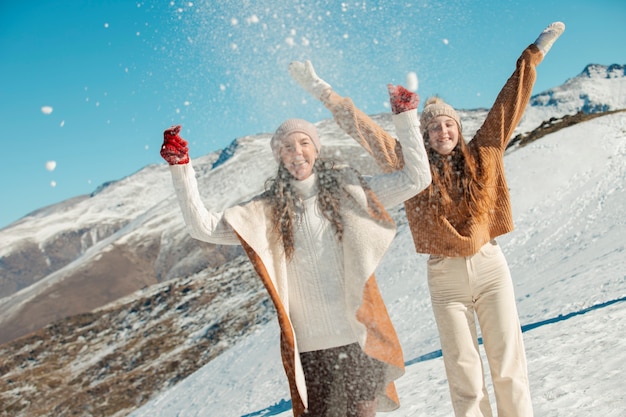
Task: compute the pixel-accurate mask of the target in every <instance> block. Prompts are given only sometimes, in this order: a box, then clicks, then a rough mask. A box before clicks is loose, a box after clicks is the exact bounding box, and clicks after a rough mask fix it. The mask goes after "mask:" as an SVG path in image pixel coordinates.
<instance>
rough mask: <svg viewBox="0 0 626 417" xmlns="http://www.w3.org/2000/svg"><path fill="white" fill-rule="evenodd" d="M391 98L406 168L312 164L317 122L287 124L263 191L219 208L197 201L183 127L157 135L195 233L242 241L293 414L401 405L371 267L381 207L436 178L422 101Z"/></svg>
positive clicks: (381, 240)
mask: <svg viewBox="0 0 626 417" xmlns="http://www.w3.org/2000/svg"><path fill="white" fill-rule="evenodd" d="M395 91H396V90H395V89H394V88H391V89H390V93H391V104H392V107H393V108H394V109H396V110H397V112H396V113H397V114H395V115H394V116H393V118H394V122H395V126H396V131H397V133H398V138H399V141H400V142H401V144H402V148H403V152H404V154H403V155H404V166H403V168H402V169H401V170H397V171H394V172H391V173H387V174H380V175H375V176H372V177H363V176H361V175H360V174H359V173H358V172H356V170H354V169H352V168H349V167H345V166H339V165H335V164H334V163H333V162H332V161H331V160H326V159H322V158H319V155H320V150H321V145H322V143H321V140H320V138H319V136H318V132H317V129H316V128H315V126H314V125H313V124H312V123H310V122H308V121H306V120H302V119H289V120H287V121H285V122H284V123H282V124H281V125H280V126H279V127H278V129H277V130H276V132H275V133H274V135H273V137H272V139H271V141H270V146H271V148H272V151H273V155H274V158H275V160H276V162H277V163H278V172H277V174H276V177H275V178H273V179H272V181H270V183H269V184H268V187H267V190H266V191H265V192H264V193H262V194H260V195H258V196H257V197H255V198H254V199H252V200H251V201H248V202H246V203H242V204H239V205H236V206H234V207H230V208H227V209H226V210H224V211H223V212H209V211H208V210H207V209H206V207H205V206H204V204H203V202H202V199H201V197H200V192H199V190H198V184H197V181H196V177H195V172H194V170H193V167H192V165H191V162H190V160H189V155H188V148H187V141H185V140H184V139H183V138H181V137H180V129H181V127H180V126H173V127H172V128H170V129H168V130H166V131H165V133H164V141H163V146H162V148H161V155H162V156H163V158H164V159H165V160H166V161H167V162H168V163H169V164H170V171H171V174H172V179H173V182H174V188H175V190H176V193H177V195H178V201H179V204H180V207H181V210H182V213H183V218H184V220H185V223H186V224H187V227H188V229H189V232H190V234H191V235H192V236H193V237H194V238H196V239H199V240H203V241H206V242H210V243H216V244H232V245H235V244H240V245H242V246H243V247H244V249H245V251H246V253H247V255H248V257H249V258H250V261H251V262H252V264H253V265H254V268H255V270H256V271H257V273H258V275H259V277H260V278H261V280H262V282H263V284H264V285H265V287H266V289H267V291H268V293H269V296H270V298H271V299H272V301H273V302H274V306H275V308H276V312H277V316H278V322H279V325H280V336H281V337H280V347H281V356H282V360H283V365H284V368H285V373H286V375H287V380H288V382H289V388H290V393H291V402H292V409H293V415H294V417H300V416H312V417H313V416H315V417H331V416H332V417H334V416H342V417H343V416H345V417H373V416H374V415H375V414H376V411H377V410H378V411H390V410H393V409H395V408H398V406H399V400H398V396H397V393H396V389H395V385H394V380H395V379H397V378H399V377H400V376H401V375H402V374H403V373H404V360H403V355H402V349H401V347H400V344H399V341H398V338H397V335H396V332H395V329H394V327H393V324H392V323H391V320H390V318H389V315H388V313H387V309H386V307H385V304H384V302H383V299H382V297H381V294H380V292H379V290H378V286H377V284H376V278H375V277H374V270H375V269H376V267H377V266H378V264H379V263H380V261H381V259H382V257H383V256H384V254H385V252H386V251H387V249H388V248H389V245H390V244H391V241H392V240H393V238H394V236H395V232H396V226H395V224H394V223H393V220H392V219H391V217H390V216H389V214H388V213H387V212H386V211H385V207H392V206H395V205H398V204H402V202H404V201H405V200H406V199H408V198H411V197H413V196H414V195H416V194H417V193H418V192H420V191H422V190H424V189H425V188H426V187H427V186H428V185H429V184H430V181H431V177H430V170H429V167H428V157H427V156H426V151H425V149H424V144H423V142H422V136H421V133H420V130H419V120H418V118H417V106H418V97H417V95H416V94H413V95H408V96H407V95H403V96H397V95H395V94H394V92H395Z"/></svg>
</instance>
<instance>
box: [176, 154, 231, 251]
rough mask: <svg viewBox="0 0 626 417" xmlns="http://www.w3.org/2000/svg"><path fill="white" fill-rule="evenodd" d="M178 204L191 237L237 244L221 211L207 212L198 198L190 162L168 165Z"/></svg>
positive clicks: (225, 243) (221, 243)
mask: <svg viewBox="0 0 626 417" xmlns="http://www.w3.org/2000/svg"><path fill="white" fill-rule="evenodd" d="M170 172H171V173H172V181H173V182H174V189H175V190H176V195H177V196H178V204H179V205H180V209H181V211H182V213H183V218H184V220H185V224H186V225H187V228H188V230H189V234H190V235H191V237H193V238H195V239H198V240H202V241H205V242H209V243H215V244H220V245H239V244H240V242H239V239H238V238H237V235H236V234H235V232H234V231H233V230H232V228H231V227H230V226H229V225H228V223H227V222H226V221H225V220H224V216H223V213H212V212H209V211H208V210H207V209H206V207H205V206H204V203H203V202H202V200H201V198H200V192H199V191H198V182H197V180H196V175H195V171H194V169H193V167H192V166H191V162H190V163H188V164H183V165H170Z"/></svg>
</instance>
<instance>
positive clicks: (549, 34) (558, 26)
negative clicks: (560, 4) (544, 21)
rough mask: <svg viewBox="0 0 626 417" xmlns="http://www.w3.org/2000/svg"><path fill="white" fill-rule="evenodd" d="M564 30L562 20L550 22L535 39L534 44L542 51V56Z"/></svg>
mask: <svg viewBox="0 0 626 417" xmlns="http://www.w3.org/2000/svg"><path fill="white" fill-rule="evenodd" d="M564 30H565V24H564V23H563V22H554V23H550V25H548V27H547V28H545V29H544V30H543V32H541V34H540V35H539V37H538V38H537V40H536V41H535V45H537V48H539V50H540V51H541V52H542V53H543V56H546V54H547V53H548V51H549V50H550V48H552V44H553V43H554V41H556V40H557V39H558V38H559V36H561V34H562V33H563V31H564Z"/></svg>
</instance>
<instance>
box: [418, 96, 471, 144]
mask: <svg viewBox="0 0 626 417" xmlns="http://www.w3.org/2000/svg"><path fill="white" fill-rule="evenodd" d="M437 116H448V117H451V118H452V119H454V121H455V122H456V124H457V125H458V126H459V132H461V131H462V130H463V126H462V125H461V119H460V118H459V115H458V114H457V112H456V110H454V108H453V107H452V106H451V105H449V104H448V103H446V102H445V101H443V99H441V98H440V97H437V96H434V97H430V98H428V100H426V103H424V110H423V111H422V116H421V117H420V129H421V130H422V136H423V135H424V133H425V132H426V129H427V128H428V124H429V123H430V122H431V120H433V119H434V118H435V117H437Z"/></svg>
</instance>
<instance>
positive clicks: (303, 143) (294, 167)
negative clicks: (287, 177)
mask: <svg viewBox="0 0 626 417" xmlns="http://www.w3.org/2000/svg"><path fill="white" fill-rule="evenodd" d="M317 156H318V152H317V149H316V148H315V144H314V143H313V140H311V138H310V137H309V136H308V135H306V134H304V133H302V132H294V133H292V134H290V135H289V136H287V137H286V138H284V139H283V140H282V142H281V146H280V159H281V161H282V162H283V164H284V165H285V168H287V171H289V173H290V174H291V175H293V177H294V178H295V179H297V180H298V181H302V180H305V179H307V178H308V177H309V176H311V174H312V173H313V166H314V165H315V160H316V159H317Z"/></svg>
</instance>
